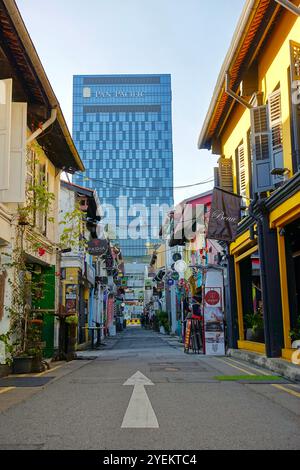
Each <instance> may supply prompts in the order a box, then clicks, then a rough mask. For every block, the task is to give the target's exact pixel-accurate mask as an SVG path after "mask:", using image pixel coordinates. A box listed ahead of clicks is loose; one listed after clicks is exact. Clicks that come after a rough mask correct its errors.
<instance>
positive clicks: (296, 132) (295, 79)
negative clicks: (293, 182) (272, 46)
mask: <svg viewBox="0 0 300 470" xmlns="http://www.w3.org/2000/svg"><path fill="white" fill-rule="evenodd" d="M290 52H291V67H290V93H291V121H292V142H293V151H292V154H293V166H294V171H295V172H297V171H299V170H300V44H299V43H297V42H294V41H290Z"/></svg>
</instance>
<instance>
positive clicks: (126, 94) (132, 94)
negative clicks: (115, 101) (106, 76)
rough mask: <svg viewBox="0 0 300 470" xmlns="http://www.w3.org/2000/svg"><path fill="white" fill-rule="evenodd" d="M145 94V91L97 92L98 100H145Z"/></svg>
mask: <svg viewBox="0 0 300 470" xmlns="http://www.w3.org/2000/svg"><path fill="white" fill-rule="evenodd" d="M144 96H145V92H143V91H124V90H116V91H101V90H97V91H96V98H144Z"/></svg>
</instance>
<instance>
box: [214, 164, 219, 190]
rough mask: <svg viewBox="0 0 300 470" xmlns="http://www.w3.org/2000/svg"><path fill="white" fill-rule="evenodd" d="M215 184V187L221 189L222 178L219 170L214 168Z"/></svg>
mask: <svg viewBox="0 0 300 470" xmlns="http://www.w3.org/2000/svg"><path fill="white" fill-rule="evenodd" d="M214 182H215V187H216V188H219V187H220V176H219V168H218V167H216V168H214Z"/></svg>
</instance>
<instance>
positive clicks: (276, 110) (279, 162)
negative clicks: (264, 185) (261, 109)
mask: <svg viewBox="0 0 300 470" xmlns="http://www.w3.org/2000/svg"><path fill="white" fill-rule="evenodd" d="M268 106H269V126H270V132H271V151H272V161H271V165H272V169H273V168H283V145H282V117H281V93H280V90H277V91H275V92H274V93H272V94H271V95H270V96H269V98H268ZM282 180H283V177H282V176H273V183H274V184H276V183H280V182H281V181H282Z"/></svg>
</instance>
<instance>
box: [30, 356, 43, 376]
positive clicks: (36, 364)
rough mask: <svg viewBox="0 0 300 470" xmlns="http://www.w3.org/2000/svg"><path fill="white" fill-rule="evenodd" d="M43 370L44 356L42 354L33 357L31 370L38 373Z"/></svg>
mask: <svg viewBox="0 0 300 470" xmlns="http://www.w3.org/2000/svg"><path fill="white" fill-rule="evenodd" d="M43 371H44V366H43V364H42V358H41V357H40V356H36V357H33V358H32V363H31V372H33V373H38V372H43Z"/></svg>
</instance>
